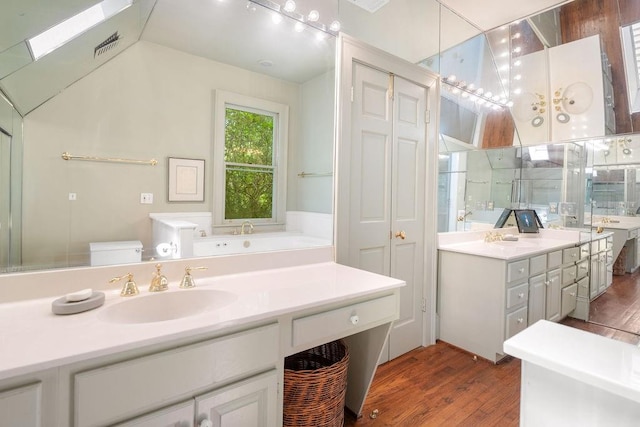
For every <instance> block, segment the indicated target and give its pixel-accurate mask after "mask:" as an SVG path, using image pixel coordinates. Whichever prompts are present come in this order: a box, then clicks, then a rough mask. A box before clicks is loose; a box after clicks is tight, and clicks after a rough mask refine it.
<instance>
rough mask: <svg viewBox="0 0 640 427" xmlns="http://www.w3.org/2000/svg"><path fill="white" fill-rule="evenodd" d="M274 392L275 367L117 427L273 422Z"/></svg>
mask: <svg viewBox="0 0 640 427" xmlns="http://www.w3.org/2000/svg"><path fill="white" fill-rule="evenodd" d="M277 393H278V376H277V374H276V371H275V370H274V371H271V372H267V373H265V374H262V375H258V376H256V377H252V378H249V379H247V380H245V381H241V382H239V383H234V384H231V385H229V386H227V387H223V388H221V389H218V390H215V391H212V392H210V393H207V394H204V395H200V396H196V397H195V399H191V400H189V401H187V402H183V403H180V404H177V405H173V406H171V407H169V408H163V409H161V410H158V411H154V412H152V413H150V414H147V415H144V416H142V417H138V418H135V419H133V420H130V421H127V422H125V423H122V424H117V427H194V426H195V427H201V426H202V427H204V426H216V427H237V426H243V427H262V426H264V427H266V426H275V425H277V421H276V419H277V414H276V411H275V409H276V405H275V401H276V395H277Z"/></svg>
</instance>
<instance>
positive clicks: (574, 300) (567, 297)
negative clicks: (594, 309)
mask: <svg viewBox="0 0 640 427" xmlns="http://www.w3.org/2000/svg"><path fill="white" fill-rule="evenodd" d="M561 301H562V309H561V310H560V317H566V316H567V315H568V314H569V313H571V312H572V311H573V310H575V309H576V306H577V304H578V284H577V283H574V284H573V285H571V286H567V287H566V288H564V289H562V299H561Z"/></svg>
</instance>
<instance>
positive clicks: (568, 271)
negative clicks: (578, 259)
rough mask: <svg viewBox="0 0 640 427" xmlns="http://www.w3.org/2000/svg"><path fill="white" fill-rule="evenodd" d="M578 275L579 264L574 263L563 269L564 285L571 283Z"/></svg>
mask: <svg viewBox="0 0 640 427" xmlns="http://www.w3.org/2000/svg"><path fill="white" fill-rule="evenodd" d="M576 277H578V266H576V265H572V266H571V267H565V268H563V269H562V285H563V286H564V285H570V284H571V283H573V282H574V281H575V280H576Z"/></svg>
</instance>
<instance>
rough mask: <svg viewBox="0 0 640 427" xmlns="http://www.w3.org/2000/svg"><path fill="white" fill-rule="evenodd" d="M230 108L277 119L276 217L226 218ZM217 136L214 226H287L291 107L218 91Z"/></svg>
mask: <svg viewBox="0 0 640 427" xmlns="http://www.w3.org/2000/svg"><path fill="white" fill-rule="evenodd" d="M227 107H232V108H234V107H235V108H238V109H241V110H246V111H252V112H257V113H260V112H265V113H267V114H272V115H274V116H275V123H274V142H273V200H272V207H273V210H272V215H273V216H272V218H256V219H254V218H244V219H225V200H226V185H225V184H226V163H225V160H224V150H225V116H226V109H227ZM213 116H214V118H213V123H214V127H213V129H214V137H213V162H212V163H213V185H212V186H211V188H212V191H213V194H212V198H211V200H212V201H213V225H214V226H217V227H220V226H228V227H238V226H240V225H241V224H242V222H244V221H251V222H252V223H253V224H254V225H277V224H284V223H285V215H286V200H287V199H286V191H287V147H288V145H289V143H288V141H289V136H288V135H289V132H288V129H289V106H288V105H285V104H280V103H277V102H273V101H267V100H264V99H259V98H254V97H251V96H247V95H241V94H238V93H234V92H228V91H224V90H215V91H214V113H213Z"/></svg>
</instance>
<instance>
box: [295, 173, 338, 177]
mask: <svg viewBox="0 0 640 427" xmlns="http://www.w3.org/2000/svg"><path fill="white" fill-rule="evenodd" d="M332 175H333V172H326V173H313V172H300V173H299V174H298V176H299V177H300V178H307V177H316V176H332Z"/></svg>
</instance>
